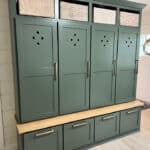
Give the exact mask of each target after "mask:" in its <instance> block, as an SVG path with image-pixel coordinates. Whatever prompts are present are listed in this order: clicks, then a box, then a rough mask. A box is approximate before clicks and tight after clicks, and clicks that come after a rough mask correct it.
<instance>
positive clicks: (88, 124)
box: [64, 119, 94, 150]
mask: <svg viewBox="0 0 150 150" xmlns="http://www.w3.org/2000/svg"><path fill="white" fill-rule="evenodd" d="M93 135H94V119H87V120H82V121H78V122H73V123H69V124H66V125H64V150H74V149H78V148H80V147H83V146H86V145H89V144H92V143H93Z"/></svg>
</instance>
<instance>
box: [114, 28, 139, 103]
mask: <svg viewBox="0 0 150 150" xmlns="http://www.w3.org/2000/svg"><path fill="white" fill-rule="evenodd" d="M138 42H139V29H138V28H132V27H120V29H119V43H118V62H117V79H116V103H122V102H128V101H131V100H134V99H135V90H136V78H137V77H136V72H137V71H136V70H137V61H136V57H137V56H138Z"/></svg>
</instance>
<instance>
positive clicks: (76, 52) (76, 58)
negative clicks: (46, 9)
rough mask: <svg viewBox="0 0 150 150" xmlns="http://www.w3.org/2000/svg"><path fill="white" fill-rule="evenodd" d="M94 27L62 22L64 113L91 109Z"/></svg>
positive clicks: (61, 47)
mask: <svg viewBox="0 0 150 150" xmlns="http://www.w3.org/2000/svg"><path fill="white" fill-rule="evenodd" d="M89 61H90V26H89V25H88V24H86V23H72V22H69V21H60V22H59V95H60V113H61V114H65V113H71V112H76V111H80V110H84V109H88V108H89V77H87V62H89Z"/></svg>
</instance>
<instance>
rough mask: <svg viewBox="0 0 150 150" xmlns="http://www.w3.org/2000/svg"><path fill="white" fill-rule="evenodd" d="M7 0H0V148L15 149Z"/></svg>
mask: <svg viewBox="0 0 150 150" xmlns="http://www.w3.org/2000/svg"><path fill="white" fill-rule="evenodd" d="M8 14H9V13H8V0H0V150H17V140H16V139H17V138H16V128H15V119H14V113H15V107H14V84H13V69H12V55H11V42H10V28H9V15H8Z"/></svg>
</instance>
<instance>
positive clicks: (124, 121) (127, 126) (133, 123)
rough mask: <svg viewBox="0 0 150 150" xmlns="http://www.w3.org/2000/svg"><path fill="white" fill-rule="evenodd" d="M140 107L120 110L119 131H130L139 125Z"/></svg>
mask: <svg viewBox="0 0 150 150" xmlns="http://www.w3.org/2000/svg"><path fill="white" fill-rule="evenodd" d="M140 114H141V108H134V109H129V110H125V111H122V112H121V118H120V133H121V134H122V133H126V132H130V131H132V130H136V129H139V127H140Z"/></svg>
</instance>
